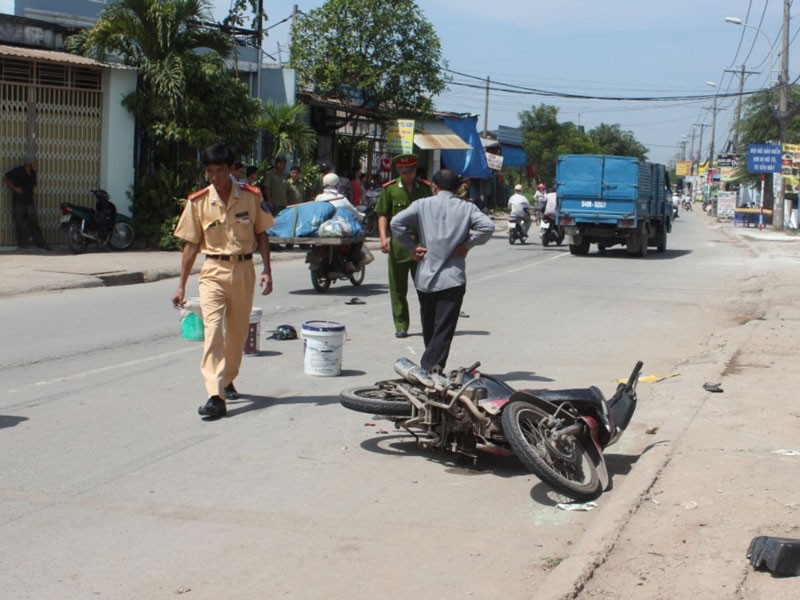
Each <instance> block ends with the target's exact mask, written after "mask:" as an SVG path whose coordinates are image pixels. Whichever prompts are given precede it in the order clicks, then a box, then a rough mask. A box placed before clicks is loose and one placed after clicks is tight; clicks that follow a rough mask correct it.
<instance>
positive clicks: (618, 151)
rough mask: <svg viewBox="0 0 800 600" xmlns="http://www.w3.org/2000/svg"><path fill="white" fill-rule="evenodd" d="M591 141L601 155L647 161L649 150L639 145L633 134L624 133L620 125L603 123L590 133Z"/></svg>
mask: <svg viewBox="0 0 800 600" xmlns="http://www.w3.org/2000/svg"><path fill="white" fill-rule="evenodd" d="M589 139H591V140H592V141H593V142H594V143H595V145H596V146H597V147H598V148H599V152H600V153H601V154H613V155H615V156H635V157H636V158H638V159H639V160H646V159H647V152H648V149H647V148H646V147H645V146H643V145H642V144H640V143H639V141H638V140H637V139H636V137H635V136H634V135H633V133H632V132H630V131H622V128H621V127H620V126H619V125H616V124H615V125H607V124H605V123H601V124H600V125H598V126H597V127H595V128H594V129H592V130H590V131H589Z"/></svg>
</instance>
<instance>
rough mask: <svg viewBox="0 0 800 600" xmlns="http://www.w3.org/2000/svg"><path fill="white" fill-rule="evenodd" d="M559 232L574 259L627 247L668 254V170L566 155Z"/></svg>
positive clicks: (560, 177)
mask: <svg viewBox="0 0 800 600" xmlns="http://www.w3.org/2000/svg"><path fill="white" fill-rule="evenodd" d="M556 193H557V195H558V204H559V208H558V218H557V223H558V226H559V227H563V228H564V232H565V234H566V236H567V243H568V244H569V251H570V253H571V254H576V255H580V256H584V255H586V254H588V253H589V247H590V245H591V244H597V248H598V250H599V251H600V252H601V253H602V252H605V249H606V248H609V247H611V246H616V245H623V244H624V245H625V247H626V249H627V251H628V253H629V254H631V255H633V256H646V255H647V249H648V247H650V246H654V247H655V248H656V249H657V250H658V251H659V252H664V251H665V250H666V249H667V234H668V233H669V232H670V231H671V230H672V199H671V193H670V191H669V180H668V176H667V170H666V168H665V167H664V165H660V164H657V163H649V162H644V161H640V160H639V159H637V158H634V157H630V156H610V155H594V154H565V155H562V156H559V157H558V164H557V167H556Z"/></svg>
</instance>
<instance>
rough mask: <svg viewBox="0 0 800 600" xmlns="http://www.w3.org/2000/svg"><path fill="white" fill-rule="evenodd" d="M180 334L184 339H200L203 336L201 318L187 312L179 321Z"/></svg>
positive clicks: (198, 340) (203, 329)
mask: <svg viewBox="0 0 800 600" xmlns="http://www.w3.org/2000/svg"><path fill="white" fill-rule="evenodd" d="M181 335H182V336H183V339H185V340H192V341H195V342H200V341H202V340H203V339H204V338H205V327H204V325H203V319H201V318H200V317H199V316H198V315H197V314H196V313H193V312H188V313H187V314H186V316H185V317H183V321H182V322H181Z"/></svg>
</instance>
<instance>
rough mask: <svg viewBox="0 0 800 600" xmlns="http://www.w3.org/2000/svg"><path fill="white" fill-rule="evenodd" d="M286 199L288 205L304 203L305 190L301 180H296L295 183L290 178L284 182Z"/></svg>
mask: <svg viewBox="0 0 800 600" xmlns="http://www.w3.org/2000/svg"><path fill="white" fill-rule="evenodd" d="M286 199H287V200H288V201H289V204H300V203H301V202H305V201H306V188H305V186H304V185H303V182H302V180H300V179H298V180H297V183H295V182H294V181H293V180H292V178H291V177H290V178H289V179H287V180H286Z"/></svg>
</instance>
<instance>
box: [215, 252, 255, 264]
mask: <svg viewBox="0 0 800 600" xmlns="http://www.w3.org/2000/svg"><path fill="white" fill-rule="evenodd" d="M206 258H213V259H214V260H227V261H230V262H239V261H242V260H250V259H251V258H253V253H252V252H251V253H250V254H206Z"/></svg>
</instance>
